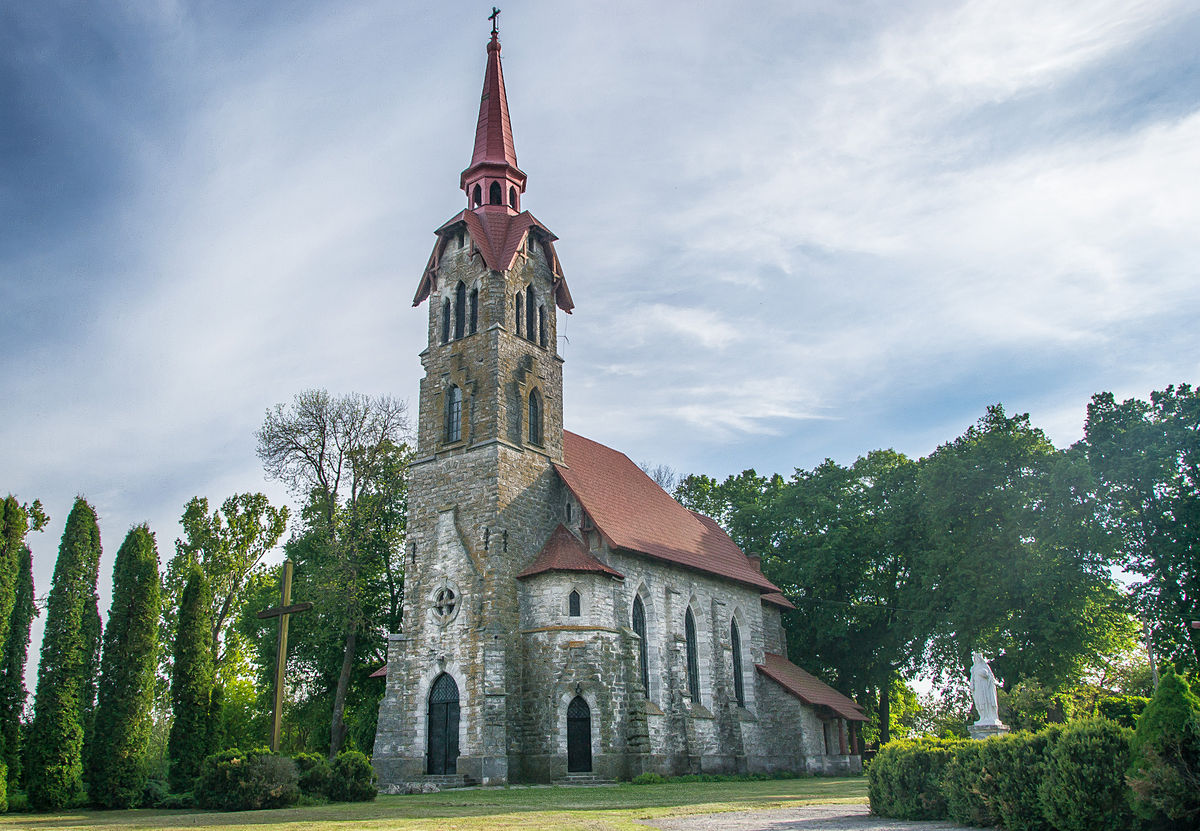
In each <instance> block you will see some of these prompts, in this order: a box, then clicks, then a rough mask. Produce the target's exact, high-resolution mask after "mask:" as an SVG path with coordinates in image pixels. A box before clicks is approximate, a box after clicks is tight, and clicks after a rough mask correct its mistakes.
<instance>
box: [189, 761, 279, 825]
mask: <svg viewBox="0 0 1200 831" xmlns="http://www.w3.org/2000/svg"><path fill="white" fill-rule="evenodd" d="M298 778H299V777H298V775H297V772H296V763H295V762H293V761H292V760H291V759H289V758H287V757H286V756H277V755H275V754H273V753H271V752H270V751H269V750H267V749H265V748H263V749H260V750H255V751H251V752H249V753H244V752H242V751H239V750H226V751H222V752H221V753H214V754H212V755H211V756H208V757H206V758H205V759H204V762H203V763H202V764H201V765H200V776H199V777H198V778H197V779H196V791H195V797H196V802H197V804H199V805H200V807H201V808H208V809H211V810H217V811H252V810H257V809H259V808H286V807H288V806H289V805H295V804H296V801H297V800H298V799H299V798H300V788H299V786H298V785H297V781H298Z"/></svg>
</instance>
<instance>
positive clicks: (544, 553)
mask: <svg viewBox="0 0 1200 831" xmlns="http://www.w3.org/2000/svg"><path fill="white" fill-rule="evenodd" d="M547 571H590V572H595V573H598V574H607V575H608V576H610V577H616V578H619V579H621V580H624V579H625V575H624V574H621V572H619V571H616V570H614V569H611V568H609V567H608V566H606V565H605V564H604V563H602V562H600V561H599V560H598V559H596V557H595V555H593V554H592V553H591V552H590V551H588V550H587V548H586V547H585V546H584V544H583V543H582V542H580V541H579V538H578V537H576V536H575V535H574V534H572V533H571V532H570V531H568V530H567V528H566V526H564V525H561V524H560V525H559V526H558V527H557V528H555V529H554V532H553V533H552V534H551V535H550V539H549V540H547V541H546V544H545V545H544V546H542V550H541V552H539V553H538V555H537V557H535V558H534V560H533V562H532V563H530V564H529V567H528V568H526V569H525V570H524V571H522V572H521V573H520V574H518V575H517V579H521V578H522V577H532V576H533V575H535V574H542V573H543V572H547Z"/></svg>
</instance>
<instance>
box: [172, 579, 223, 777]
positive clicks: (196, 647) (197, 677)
mask: <svg viewBox="0 0 1200 831" xmlns="http://www.w3.org/2000/svg"><path fill="white" fill-rule="evenodd" d="M210 604H211V598H210V590H209V586H208V579H207V578H206V577H205V576H204V571H203V570H202V569H201V568H200V566H199V565H198V564H196V563H193V564H192V565H191V567H190V569H189V571H188V578H187V583H186V584H185V585H184V588H183V596H182V598H181V600H180V604H179V618H178V623H177V625H176V628H175V659H174V666H173V668H172V672H171V708H172V711H173V712H174V716H175V720H174V722H173V723H172V724H171V734H170V736H169V737H168V738H167V759H168V761H169V763H170V768H169V770H168V774H167V781H168V784H169V785H170V786H171V790H172V791H175V792H177V793H179V792H183V791H190V790H191V789H192V786H193V784H194V782H195V780H196V776H197V775H198V774H199V773H200V763H201V762H202V761H204V756H205V754H206V753H207V752H208V743H209V708H210V707H211V702H212V687H213V661H212V613H211V612H210Z"/></svg>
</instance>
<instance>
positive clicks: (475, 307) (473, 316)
mask: <svg viewBox="0 0 1200 831" xmlns="http://www.w3.org/2000/svg"><path fill="white" fill-rule="evenodd" d="M468 311H469V315H468V317H469V318H470V319H469V320H468V321H467V323H468V328H467V333H468V334H471V335H473V334H475V333H476V332H477V331H479V289H471V305H470V306H469V307H468Z"/></svg>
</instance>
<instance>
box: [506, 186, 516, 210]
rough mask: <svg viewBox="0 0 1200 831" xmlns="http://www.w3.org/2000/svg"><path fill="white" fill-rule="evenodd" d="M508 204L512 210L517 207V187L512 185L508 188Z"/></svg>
mask: <svg viewBox="0 0 1200 831" xmlns="http://www.w3.org/2000/svg"><path fill="white" fill-rule="evenodd" d="M508 206H509V207H510V208H512V209H513V210H514V211H515V210H516V209H517V189H516V188H514V187H510V188H509V189H508Z"/></svg>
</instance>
